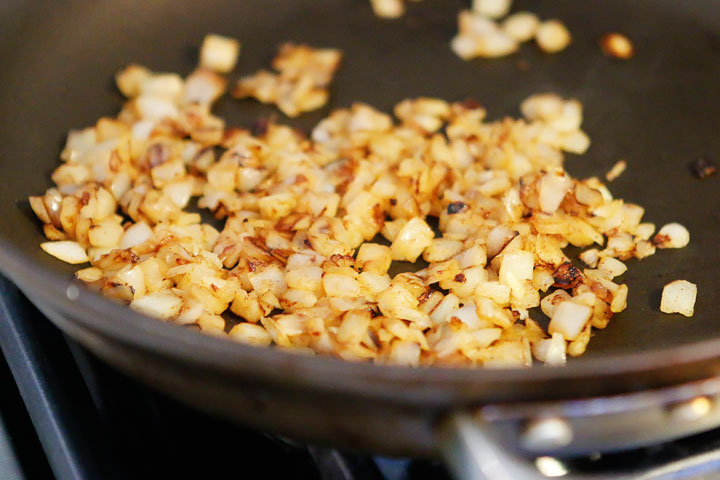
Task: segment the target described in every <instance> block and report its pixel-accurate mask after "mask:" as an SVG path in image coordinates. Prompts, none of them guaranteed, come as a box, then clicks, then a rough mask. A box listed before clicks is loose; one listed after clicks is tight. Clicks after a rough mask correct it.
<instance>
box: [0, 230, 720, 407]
mask: <svg viewBox="0 0 720 480" xmlns="http://www.w3.org/2000/svg"><path fill="white" fill-rule="evenodd" d="M0 272H2V273H3V274H4V275H6V276H7V277H8V278H9V279H10V280H11V281H12V282H13V283H15V284H17V285H18V286H20V288H21V290H24V289H25V288H28V289H30V288H33V287H34V288H35V290H34V291H33V294H34V293H37V294H38V296H37V297H36V296H35V295H33V301H37V299H42V300H43V301H44V302H48V303H47V304H45V303H43V305H47V306H51V307H52V308H56V309H58V311H60V312H63V313H66V314H67V313H70V312H72V311H73V309H74V310H76V312H77V313H78V315H75V316H72V317H68V316H67V315H65V317H64V318H66V319H67V320H69V321H70V322H73V323H77V324H79V325H80V326H81V327H82V328H84V329H86V330H88V331H91V332H93V333H95V334H99V335H101V336H103V337H105V338H108V339H111V340H113V341H118V342H121V343H122V344H123V345H126V346H130V347H132V348H140V349H143V350H144V351H147V352H150V353H154V354H158V355H161V356H166V357H171V358H180V359H182V360H183V361H185V362H186V365H187V366H188V368H190V367H191V366H193V365H194V366H196V367H200V368H211V369H212V370H214V371H218V372H234V373H238V374H240V373H242V374H243V375H245V376H247V375H251V376H253V377H256V378H258V379H265V380H268V381H272V380H273V379H275V380H279V378H278V377H280V376H281V377H282V381H283V383H285V384H288V375H287V369H290V370H292V371H293V375H292V376H291V378H292V381H293V382H295V383H296V384H302V385H305V386H308V387H313V388H318V389H322V390H330V391H336V392H344V393H351V392H352V393H353V394H365V395H369V396H371V397H379V398H394V399H396V400H401V401H410V400H415V401H419V402H422V403H429V404H437V403H446V402H447V401H448V400H452V399H458V398H462V395H461V394H462V391H461V390H458V389H461V388H462V387H463V386H470V385H476V384H492V385H496V386H498V387H500V386H502V385H511V384H514V383H518V382H522V383H528V384H542V383H547V382H553V381H563V382H589V380H592V379H601V378H605V379H607V378H613V377H621V376H628V375H629V376H632V375H635V374H640V373H648V372H651V371H655V372H662V371H665V370H668V369H678V367H682V366H686V365H690V364H693V363H699V362H707V361H710V360H713V359H718V358H720V339H710V340H705V341H701V342H695V343H688V344H685V345H678V346H675V347H670V348H668V349H653V350H644V351H639V352H635V353H627V354H625V353H623V354H608V355H606V356H602V357H595V358H577V359H573V361H571V362H570V363H568V364H567V365H565V366H564V367H560V368H553V367H544V366H534V367H532V368H522V369H521V368H497V369H495V368H493V369H486V368H446V367H423V368H409V367H401V366H390V365H375V364H371V363H366V362H350V361H345V360H342V359H337V358H334V357H330V356H325V355H317V356H304V355H298V354H293V353H289V352H283V351H279V350H278V349H273V348H265V347H262V348H259V347H253V346H250V345H244V344H241V343H237V342H233V341H230V340H226V339H221V338H216V337H213V336H210V335H206V334H203V333H200V332H196V331H194V330H191V329H187V328H182V327H181V326H179V325H175V324H172V323H169V322H163V321H159V320H158V319H154V318H151V317H148V316H145V315H142V314H140V313H138V312H136V311H134V310H132V309H130V308H129V307H127V306H125V305H120V304H117V303H114V302H112V301H111V300H109V299H107V298H105V297H103V296H102V295H99V294H97V293H94V292H92V291H90V290H89V289H86V288H84V287H82V286H81V285H80V284H79V283H78V282H76V281H74V280H72V279H69V278H67V277H65V276H64V275H62V274H60V273H58V272H54V271H52V270H50V269H47V268H45V267H43V266H41V265H38V264H37V263H35V262H33V261H32V259H31V258H30V257H29V256H28V255H27V254H25V253H24V252H22V251H21V250H19V249H18V248H16V247H15V246H14V245H12V244H11V243H9V242H8V241H7V240H6V239H3V238H0ZM38 286H42V288H38ZM71 287H74V288H75V290H73V295H70V296H69V295H68V294H67V292H68V289H69V288H71ZM78 287H79V288H78ZM75 292H77V295H75ZM69 297H73V298H72V299H71V298H69ZM92 317H94V319H93V318H92ZM187 347H192V355H187V353H188V351H187V350H185V349H186V348H187ZM248 361H249V362H250V363H251V364H252V372H249V371H248V368H247V365H248V364H247V362H248ZM279 372H283V374H282V375H281V374H280V373H279ZM700 379H702V376H699V375H697V374H695V375H694V376H689V377H688V378H687V381H691V380H700ZM662 383H665V384H666V385H660V384H659V383H657V384H652V383H648V382H647V381H645V382H642V384H641V385H638V386H636V387H635V388H634V389H635V390H636V389H637V388H644V389H647V388H654V387H660V386H667V385H670V384H672V383H675V382H662ZM368 386H370V387H371V390H367V389H366V388H367V387H368ZM359 387H362V388H359ZM630 390H633V389H631V388H629V389H627V391H630ZM591 391H592V387H590V388H589V389H588V393H590V392H591ZM617 393H620V392H617ZM465 400H467V401H471V399H469V398H468V399H465Z"/></svg>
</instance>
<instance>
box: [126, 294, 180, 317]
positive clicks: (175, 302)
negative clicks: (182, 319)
mask: <svg viewBox="0 0 720 480" xmlns="http://www.w3.org/2000/svg"><path fill="white" fill-rule="evenodd" d="M130 307H131V308H133V309H134V310H137V311H138V312H140V313H144V314H145V315H149V316H151V317H156V318H162V319H168V318H171V317H174V316H175V315H177V314H178V313H179V312H180V308H181V307H182V299H180V298H179V297H177V296H175V295H173V294H172V293H171V292H169V291H166V290H165V291H159V292H154V293H151V294H150V295H145V296H144V297H142V298H138V299H135V300H133V301H132V302H131V303H130Z"/></svg>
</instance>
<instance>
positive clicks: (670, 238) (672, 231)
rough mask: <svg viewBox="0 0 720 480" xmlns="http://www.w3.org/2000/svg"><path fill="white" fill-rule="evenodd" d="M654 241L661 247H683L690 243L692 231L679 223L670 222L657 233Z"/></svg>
mask: <svg viewBox="0 0 720 480" xmlns="http://www.w3.org/2000/svg"><path fill="white" fill-rule="evenodd" d="M653 243H655V245H656V246H657V247H659V248H683V247H685V246H686V245H687V244H688V243H690V232H688V229H687V228H685V227H684V226H682V225H680V224H679V223H668V224H667V225H665V226H664V227H662V228H661V229H660V231H659V232H658V233H657V235H655V238H654V242H653Z"/></svg>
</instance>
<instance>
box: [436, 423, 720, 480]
mask: <svg viewBox="0 0 720 480" xmlns="http://www.w3.org/2000/svg"><path fill="white" fill-rule="evenodd" d="M491 429H492V426H490V425H484V424H483V423H482V421H478V420H477V419H476V418H473V417H472V416H471V415H470V414H467V413H460V414H454V415H452V416H451V417H450V418H449V419H448V420H447V421H446V422H445V423H444V424H443V426H442V428H441V448H442V454H443V457H444V460H445V462H446V465H447V466H448V467H449V468H450V470H451V471H452V472H453V474H454V476H455V477H456V478H457V479H458V480H524V479H527V480H536V479H537V480H539V479H547V478H553V477H556V478H562V479H564V480H631V479H632V480H663V479H666V480H670V479H672V480H677V479H682V478H690V477H691V476H692V477H694V478H696V477H697V476H699V475H703V474H705V473H710V472H713V471H714V472H717V471H718V469H719V468H720V450H715V451H711V452H706V453H701V454H697V455H691V456H688V457H686V458H684V459H682V460H679V461H673V462H668V463H666V464H664V465H660V466H652V467H649V468H647V469H644V470H639V471H638V470H635V471H633V472H632V473H618V474H602V475H588V474H577V473H573V472H568V470H567V469H566V468H565V466H564V465H563V463H562V462H561V461H558V460H556V459H554V458H551V457H540V458H538V459H533V460H529V459H528V458H523V457H521V456H519V455H516V454H514V453H512V452H511V451H509V450H508V449H506V448H504V447H503V446H501V445H500V443H499V442H497V441H496V440H495V439H494V438H493V437H492V435H491V434H490V432H491Z"/></svg>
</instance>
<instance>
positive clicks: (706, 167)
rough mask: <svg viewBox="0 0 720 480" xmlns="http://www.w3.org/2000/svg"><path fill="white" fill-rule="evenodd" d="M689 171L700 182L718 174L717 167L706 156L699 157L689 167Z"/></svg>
mask: <svg viewBox="0 0 720 480" xmlns="http://www.w3.org/2000/svg"><path fill="white" fill-rule="evenodd" d="M690 169H691V170H692V172H693V173H694V174H695V176H696V177H698V178H699V179H700V180H704V179H706V178H708V177H711V176H713V175H715V174H716V173H717V172H718V167H717V165H716V164H715V162H713V161H712V160H710V159H709V158H708V157H706V156H702V157H699V158H698V159H697V160H695V161H694V162H693V163H692V164H691V165H690Z"/></svg>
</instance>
